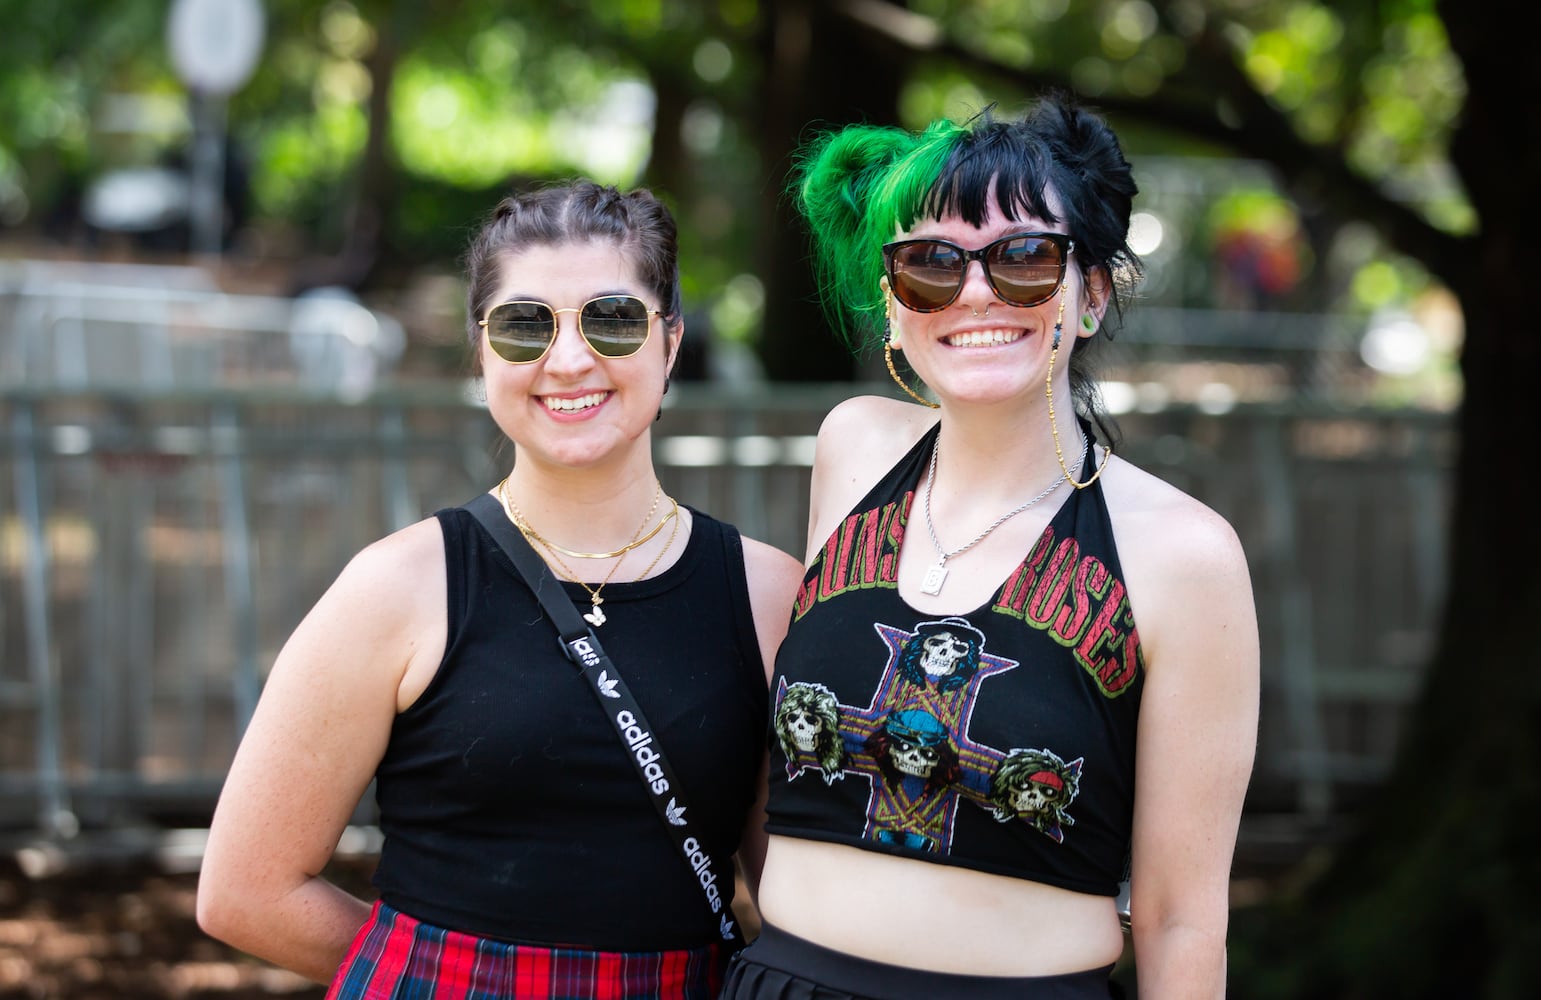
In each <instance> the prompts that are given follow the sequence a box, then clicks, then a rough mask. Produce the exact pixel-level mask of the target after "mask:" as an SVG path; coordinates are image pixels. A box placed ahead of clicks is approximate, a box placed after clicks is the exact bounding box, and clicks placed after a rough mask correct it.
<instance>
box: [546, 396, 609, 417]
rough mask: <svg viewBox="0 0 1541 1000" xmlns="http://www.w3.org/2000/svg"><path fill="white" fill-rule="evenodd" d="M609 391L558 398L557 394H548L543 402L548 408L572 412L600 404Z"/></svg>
mask: <svg viewBox="0 0 1541 1000" xmlns="http://www.w3.org/2000/svg"><path fill="white" fill-rule="evenodd" d="M608 395H609V393H604V392H591V393H589V394H588V395H587V396H578V397H577V398H575V399H558V398H557V397H556V396H547V397H545V398H544V399H543V400H542V402H544V403H545V404H546V407H547V409H551V410H557V411H558V412H561V413H571V412H572V411H574V410H586V409H588V408H589V407H591V406H598V405H599V404H600V403H603V402H604V401H605V397H606V396H608Z"/></svg>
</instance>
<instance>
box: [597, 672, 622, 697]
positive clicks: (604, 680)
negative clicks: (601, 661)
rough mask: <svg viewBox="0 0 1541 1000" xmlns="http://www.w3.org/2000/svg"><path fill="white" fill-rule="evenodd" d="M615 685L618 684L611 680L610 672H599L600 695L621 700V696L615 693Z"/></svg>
mask: <svg viewBox="0 0 1541 1000" xmlns="http://www.w3.org/2000/svg"><path fill="white" fill-rule="evenodd" d="M615 684H616V682H615V680H614V679H612V678H611V676H610V673H609V671H606V670H601V671H600V672H599V684H598V685H597V686H598V688H599V693H600V694H602V695H604V696H605V697H606V698H619V697H620V695H619V694H616V692H615Z"/></svg>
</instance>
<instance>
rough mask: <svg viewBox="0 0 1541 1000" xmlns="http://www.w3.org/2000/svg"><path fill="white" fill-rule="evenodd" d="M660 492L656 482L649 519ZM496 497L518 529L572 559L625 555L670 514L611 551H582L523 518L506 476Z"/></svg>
mask: <svg viewBox="0 0 1541 1000" xmlns="http://www.w3.org/2000/svg"><path fill="white" fill-rule="evenodd" d="M662 494H663V484H662V483H658V484H657V486H656V487H655V488H654V490H653V505H652V506H651V507H649V508H648V511H647V517H648V520H649V521H650V520H652V518H653V514H654V512H655V511H657V510H658V499H659V497H660V496H662ZM498 499H499V500H501V501H503V508H504V509H505V510H506V511H508V518H509V520H511V521H513V522H514V524H516V525H517V526H518V527H519V530H520V531H522V532H524V533H525V534H526V535H529V536H530V537H531V538H534V539H536V540H537V541H539V542H540V543H541V544H542V545H544V546H545V547H546V548H548V549H552V550H554V551H556V552H560V553H562V554H563V555H565V556H572V557H573V558H574V559H614V558H615V557H616V556H622V555H625V554H626V553H628V552H630V551H631V550H632V549H635V548H639V547H641V546H643V545H646V544H647V543H648V542H651V541H652V540H653V538H654V537H655V536H656V535H657V534H658V533H659V532H660V531H662V530H663V526H664V523H665V522H666V521H668V520H669V517H670V515H665V516H664V518H663V520H661V521H659V522H658V523H657V524H656V525H654V526H653V530H652V531H649V532H648V533H647V534H645V535H641V534H638V535H633V536H632V538H631V541H629V542H627V543H626V544H625V545H622V546H621V547H620V548H618V549H616V550H614V551H613V552H582V551H579V550H578V549H569V548H566V547H564V546H561V545H558V544H557V543H556V542H553V541H552V540H551V539H549V538H547V537H546V536H545V535H542V534H541V533H540V532H538V531H536V530H535V528H534V527H533V526H532V525H531V524H530V522H529V521H528V520H527V519H526V518H525V516H524V512H523V511H521V510H520V509H519V508H518V507H515V506H514V502H513V501H512V500H510V499H509V497H508V478H507V477H506V476H505V477H504V479H503V481H502V482H501V483H499V484H498ZM642 524H643V525H644V526H646V524H647V521H643V522H642ZM637 530H638V531H639V532H640V531H641V529H640V528H639V529H637Z"/></svg>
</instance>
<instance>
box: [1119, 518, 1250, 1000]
mask: <svg viewBox="0 0 1541 1000" xmlns="http://www.w3.org/2000/svg"><path fill="white" fill-rule="evenodd" d="M1160 520H1161V523H1162V525H1163V529H1162V531H1161V532H1160V533H1155V532H1152V533H1151V534H1159V535H1160V536H1161V537H1162V541H1161V542H1160V543H1159V544H1158V546H1157V547H1156V550H1155V551H1156V553H1157V558H1155V559H1151V558H1149V557H1150V555H1151V553H1150V552H1147V553H1146V558H1145V560H1144V562H1145V563H1146V568H1145V569H1143V570H1142V575H1143V576H1144V580H1142V581H1141V586H1140V589H1139V590H1136V589H1135V585H1134V584H1131V585H1130V594H1131V599H1132V600H1134V601H1135V608H1134V610H1135V619H1136V621H1137V622H1138V623H1139V628H1140V630H1141V640H1142V644H1143V646H1144V649H1145V653H1146V662H1145V667H1146V678H1145V687H1144V694H1143V695H1142V701H1141V707H1140V728H1139V743H1138V748H1137V751H1136V767H1135V773H1136V779H1135V780H1136V786H1135V811H1134V845H1133V869H1132V875H1131V880H1130V886H1131V888H1130V902H1131V911H1132V918H1133V935H1134V950H1135V964H1136V969H1137V975H1138V977H1139V987H1140V996H1141V998H1142V1000H1166V998H1177V1000H1198V998H1211V997H1212V998H1222V997H1224V996H1225V985H1226V982H1225V977H1226V966H1225V943H1226V932H1227V926H1228V922H1229V916H1230V899H1229V890H1230V875H1231V863H1232V859H1233V856H1234V854H1235V848H1236V836H1237V828H1238V825H1239V824H1240V820H1241V811H1242V805H1243V800H1244V798H1245V796H1246V790H1247V782H1248V780H1249V778H1250V776H1251V771H1252V763H1253V758H1254V754H1255V751H1256V746H1257V722H1258V697H1259V693H1258V692H1259V680H1258V672H1259V665H1258V660H1259V652H1258V635H1257V614H1256V609H1255V606H1254V603H1253V597H1252V585H1251V580H1250V578H1249V576H1248V571H1247V564H1246V557H1245V555H1244V554H1243V552H1242V549H1241V545H1240V543H1239V541H1238V540H1237V538H1236V535H1235V533H1234V531H1233V530H1232V529H1231V526H1230V525H1229V524H1227V523H1226V522H1225V521H1224V520H1223V519H1221V518H1220V517H1219V515H1217V514H1215V513H1214V512H1212V511H1210V510H1208V509H1207V508H1204V507H1202V506H1201V505H1198V504H1197V503H1196V502H1194V503H1192V504H1190V505H1188V506H1187V507H1186V509H1184V510H1182V511H1181V512H1174V516H1167V517H1165V518H1161V519H1160Z"/></svg>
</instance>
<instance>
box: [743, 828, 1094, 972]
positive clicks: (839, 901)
mask: <svg viewBox="0 0 1541 1000" xmlns="http://www.w3.org/2000/svg"><path fill="white" fill-rule="evenodd" d="M759 904H760V913H761V916H762V918H763V919H764V921H765V922H766V923H768V924H772V925H774V926H775V927H776V928H777V929H779V930H782V931H785V932H787V933H788V934H792V935H795V936H797V937H800V938H803V939H805V940H808V941H812V942H814V943H815V944H819V945H822V946H823V947H826V948H832V949H834V950H836V951H840V952H844V953H846V954H850V955H855V956H858V957H860V958H865V959H869V960H871V961H874V962H885V963H888V964H890V965H899V966H905V967H907V968H918V969H928V970H931V971H933V972H953V973H962V974H964V975H975V976H1051V975H1059V974H1061V973H1067V972H1081V971H1085V970H1087V969H1096V968H1102V967H1104V966H1108V965H1112V964H1113V963H1114V962H1116V961H1118V959H1119V956H1120V955H1121V954H1122V953H1123V949H1124V933H1123V931H1122V929H1121V928H1120V926H1119V922H1118V913H1117V911H1116V910H1115V908H1114V900H1113V898H1112V897H1111V896H1094V895H1090V894H1087V893H1082V892H1072V891H1070V890H1068V889H1060V888H1056V887H1054V886H1050V885H1045V884H1043V883H1041V882H1030V881H1027V880H1026V879H1017V878H1008V877H1006V876H1004V875H993V874H989V873H986V872H980V871H975V870H973V869H969V868H959V867H957V866H954V865H939V864H932V863H929V862H926V861H916V860H911V859H908V858H900V857H895V856H893V855H889V854H880V853H877V852H875V851H864V850H861V849H859V848H855V847H848V846H845V845H843V844H831V843H826V842H823V841H815V840H803V839H800V838H794V837H784V836H773V837H771V838H770V846H769V850H768V853H767V855H766V862H765V874H764V875H763V877H762V878H761V880H760V891H759Z"/></svg>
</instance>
